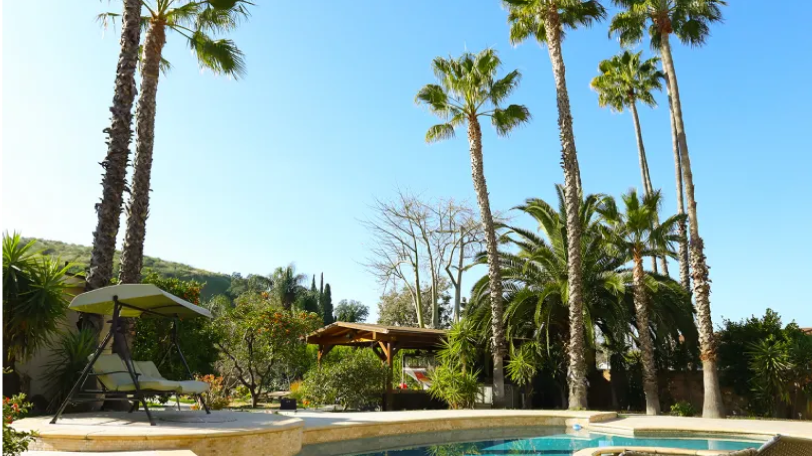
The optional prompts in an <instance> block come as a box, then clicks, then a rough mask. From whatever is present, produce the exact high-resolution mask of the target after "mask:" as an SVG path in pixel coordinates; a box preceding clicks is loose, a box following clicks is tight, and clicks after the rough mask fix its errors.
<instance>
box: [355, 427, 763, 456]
mask: <svg viewBox="0 0 812 456" xmlns="http://www.w3.org/2000/svg"><path fill="white" fill-rule="evenodd" d="M624 445H627V446H659V447H671V448H688V449H694V450H743V449H745V448H758V447H759V446H761V443H758V442H745V441H736V440H725V439H707V438H705V439H693V438H634V437H620V436H613V435H605V434H595V433H586V432H585V433H579V434H578V435H572V434H552V435H546V436H543V437H535V438H524V439H505V440H485V441H481V442H470V443H452V444H444V445H431V446H424V447H415V448H407V449H401V450H389V451H380V452H376V453H367V454H365V455H364V456H469V455H482V456H495V455H515V456H536V455H543V456H569V455H571V454H573V453H574V452H576V451H578V450H582V449H584V448H594V447H607V446H624Z"/></svg>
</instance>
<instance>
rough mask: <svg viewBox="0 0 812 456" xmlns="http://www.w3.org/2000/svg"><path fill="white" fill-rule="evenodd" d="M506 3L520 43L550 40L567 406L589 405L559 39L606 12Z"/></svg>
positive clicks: (594, 4) (591, 1)
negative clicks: (563, 252) (564, 271)
mask: <svg viewBox="0 0 812 456" xmlns="http://www.w3.org/2000/svg"><path fill="white" fill-rule="evenodd" d="M504 3H505V4H506V6H507V7H508V22H509V23H510V41H511V43H513V44H518V43H521V42H522V41H525V40H527V39H528V38H530V37H531V36H532V37H534V38H535V39H536V41H538V42H539V43H540V44H542V45H544V44H546V45H547V50H548V53H549V55H550V63H551V64H552V67H553V77H554V79H555V89H556V102H557V105H558V129H559V136H560V139H561V162H562V164H563V168H564V187H565V189H566V191H565V192H564V193H565V195H566V196H565V200H566V202H567V204H566V209H567V212H566V213H567V218H566V219H567V233H568V236H569V237H570V238H569V239H568V245H569V249H570V251H569V253H568V262H569V263H568V268H569V274H568V277H569V281H570V283H569V287H568V290H569V292H568V299H569V313H570V315H569V317H570V318H569V324H570V338H569V339H570V342H569V344H570V345H569V374H568V377H569V380H570V381H569V388H570V394H569V408H570V409H585V408H586V407H587V398H586V363H585V361H584V348H585V347H584V321H583V318H582V315H583V312H582V308H583V305H584V299H583V284H582V275H581V253H580V249H579V248H578V246H579V245H581V230H580V228H581V224H580V222H579V220H578V214H579V209H578V203H579V202H580V201H581V197H582V186H581V170H580V165H579V164H578V153H577V151H576V148H575V133H574V131H573V126H572V113H571V110H570V100H569V93H568V92H567V81H566V76H565V72H566V69H565V66H564V56H563V54H562V52H561V41H562V40H563V39H564V34H565V31H566V30H567V29H570V30H572V29H576V28H578V27H584V26H586V27H588V26H590V25H591V24H592V23H593V22H595V21H599V20H601V19H603V18H604V17H605V16H606V10H605V9H604V7H603V6H602V5H601V3H600V2H599V1H598V0H587V1H581V0H564V1H560V0H504Z"/></svg>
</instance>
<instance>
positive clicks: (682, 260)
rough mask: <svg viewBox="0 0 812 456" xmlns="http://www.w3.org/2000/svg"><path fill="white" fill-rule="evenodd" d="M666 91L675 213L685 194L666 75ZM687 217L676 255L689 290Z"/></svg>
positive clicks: (680, 209)
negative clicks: (674, 188) (675, 190)
mask: <svg viewBox="0 0 812 456" xmlns="http://www.w3.org/2000/svg"><path fill="white" fill-rule="evenodd" d="M665 85H666V91H667V92H668V113H669V114H670V115H669V118H670V119H671V147H672V149H674V174H675V179H674V182H675V183H676V185H677V194H676V195H677V214H684V213H685V196H684V194H683V189H684V188H685V186H684V185H683V183H682V160H681V159H680V153H679V139H678V137H677V123H676V122H675V121H674V107H673V106H674V103H673V99H672V98H671V84H669V83H668V77H666V78H665ZM686 221H687V218H685V219H683V220H682V222H680V224H679V227H678V229H679V235H680V241H679V251H678V253H677V257H678V258H679V282H680V285H682V287H683V288H685V290H686V291H687V292H688V293H690V292H691V272H690V268H689V266H688V264H689V261H690V259H689V258H688V228H687V226H686V225H687V223H686Z"/></svg>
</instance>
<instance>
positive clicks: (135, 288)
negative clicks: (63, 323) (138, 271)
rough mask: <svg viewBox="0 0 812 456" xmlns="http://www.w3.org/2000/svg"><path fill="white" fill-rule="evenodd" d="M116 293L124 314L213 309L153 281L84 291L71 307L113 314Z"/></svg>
mask: <svg viewBox="0 0 812 456" xmlns="http://www.w3.org/2000/svg"><path fill="white" fill-rule="evenodd" d="M113 297H115V298H116V299H118V302H119V304H121V305H122V309H121V316H122V317H134V318H138V317H140V316H141V315H142V314H144V313H146V314H147V315H155V316H164V317H175V316H178V317H199V316H203V317H208V318H212V315H211V312H209V311H208V310H207V309H205V308H203V307H200V306H198V305H195V304H192V303H191V302H187V301H184V300H183V299H180V298H179V297H177V296H175V295H173V294H171V293H167V292H165V291H163V290H161V289H160V288H158V287H156V286H155V285H151V284H123V285H111V286H109V287H104V288H99V289H97V290H93V291H88V292H87V293H82V294H80V295H78V296H76V297H75V298H73V301H71V303H70V306H69V308H70V309H71V310H75V311H78V312H85V313H93V314H101V315H112V314H113V306H114V303H113Z"/></svg>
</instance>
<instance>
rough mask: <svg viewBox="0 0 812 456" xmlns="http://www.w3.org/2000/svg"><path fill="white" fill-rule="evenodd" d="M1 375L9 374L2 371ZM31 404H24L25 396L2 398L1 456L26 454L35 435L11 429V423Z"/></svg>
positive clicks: (23, 413) (22, 415)
mask: <svg viewBox="0 0 812 456" xmlns="http://www.w3.org/2000/svg"><path fill="white" fill-rule="evenodd" d="M3 373H4V374H6V373H9V372H8V371H7V370H5V369H4V370H3ZM30 407H31V404H29V403H27V402H25V394H17V395H16V396H12V397H5V396H4V397H3V456H18V455H20V454H23V453H25V452H27V450H28V445H29V444H30V443H31V442H32V441H33V440H34V437H36V435H34V434H32V433H30V432H25V431H18V430H16V429H14V428H12V427H11V423H13V422H14V421H16V420H18V419H20V418H23V417H24V416H25V415H26V413H28V409H29V408H30Z"/></svg>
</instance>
